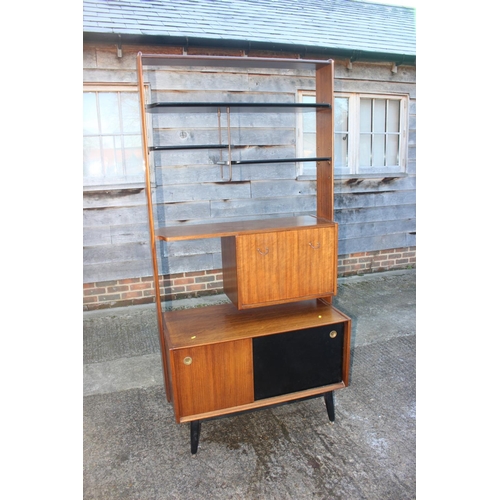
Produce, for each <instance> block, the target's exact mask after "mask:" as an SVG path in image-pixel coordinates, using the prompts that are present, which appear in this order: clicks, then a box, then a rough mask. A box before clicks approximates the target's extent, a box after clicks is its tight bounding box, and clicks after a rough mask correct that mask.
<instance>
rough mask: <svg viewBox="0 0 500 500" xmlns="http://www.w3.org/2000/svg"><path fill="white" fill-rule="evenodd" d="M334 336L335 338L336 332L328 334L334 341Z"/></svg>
mask: <svg viewBox="0 0 500 500" xmlns="http://www.w3.org/2000/svg"><path fill="white" fill-rule="evenodd" d="M336 336H337V332H336V331H335V330H332V331H331V332H330V337H331V338H332V339H334V338H335V337H336Z"/></svg>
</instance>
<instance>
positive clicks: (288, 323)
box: [163, 300, 349, 349]
mask: <svg viewBox="0 0 500 500" xmlns="http://www.w3.org/2000/svg"><path fill="white" fill-rule="evenodd" d="M163 317H164V324H165V337H166V339H167V345H169V347H171V348H173V349H179V348H183V347H194V346H198V345H206V344H213V343H216V342H224V341H230V340H239V339H245V338H253V337H261V336H264V335H269V334H273V333H282V332H287V331H290V330H300V329H304V328H313V327H317V326H323V325H328V324H331V323H339V322H343V321H346V320H348V319H349V318H348V316H346V315H345V314H343V313H341V312H340V311H338V310H337V309H335V308H334V307H332V306H330V305H329V304H325V303H324V302H321V301H318V300H307V301H301V302H294V303H288V304H280V305H277V306H267V307H260V308H255V309H247V310H238V309H237V308H236V307H235V306H234V305H233V304H222V305H217V306H210V307H200V308H194V309H182V310H176V311H168V312H165V313H163Z"/></svg>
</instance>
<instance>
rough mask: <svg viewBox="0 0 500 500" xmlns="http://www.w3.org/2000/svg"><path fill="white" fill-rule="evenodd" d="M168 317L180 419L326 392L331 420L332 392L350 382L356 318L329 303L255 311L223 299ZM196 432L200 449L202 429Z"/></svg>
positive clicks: (173, 383) (167, 338)
mask: <svg viewBox="0 0 500 500" xmlns="http://www.w3.org/2000/svg"><path fill="white" fill-rule="evenodd" d="M164 317H165V325H166V327H165V341H166V345H167V348H168V351H169V356H168V359H169V362H168V371H169V374H168V378H169V383H170V393H171V395H172V400H173V406H174V412H175V416H176V420H177V422H191V423H192V424H196V425H198V426H199V422H200V421H202V420H205V419H209V418H214V417H218V416H221V415H227V414H231V413H237V412H242V411H246V410H252V409H256V408H262V407H266V406H272V405H274V404H281V403H286V402H289V401H293V400H298V399H303V398H308V397H313V396H322V395H324V396H325V401H326V402H327V409H328V414H329V416H330V419H331V420H333V416H332V415H333V406H332V405H333V399H332V396H331V395H332V394H333V393H332V391H334V390H336V389H340V388H343V387H346V386H347V385H348V381H349V359H350V330H351V320H350V319H349V318H348V317H347V316H345V315H344V314H343V313H341V312H340V311H338V310H337V309H335V308H334V307H332V306H331V305H330V304H327V303H326V302H323V301H320V300H310V301H304V302H298V303H294V304H280V305H276V306H269V307H265V308H258V309H252V310H251V311H250V310H243V311H241V310H237V309H236V308H235V307H234V306H233V305H232V304H223V305H218V306H211V307H206V308H196V309H188V310H177V311H170V312H167V313H164ZM327 395H330V399H329V400H328V399H327ZM329 402H330V406H331V408H329ZM192 430H193V426H192ZM198 430H199V427H198ZM194 435H195V441H196V442H195V443H194V444H193V442H192V451H193V450H194V451H193V452H194V453H195V452H196V449H197V440H198V437H199V432H195V433H194ZM192 439H193V434H192Z"/></svg>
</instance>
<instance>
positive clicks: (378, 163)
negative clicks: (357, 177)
mask: <svg viewBox="0 0 500 500" xmlns="http://www.w3.org/2000/svg"><path fill="white" fill-rule="evenodd" d="M384 160H385V135H382V134H374V135H373V142H372V167H383V166H384V164H385V161H384Z"/></svg>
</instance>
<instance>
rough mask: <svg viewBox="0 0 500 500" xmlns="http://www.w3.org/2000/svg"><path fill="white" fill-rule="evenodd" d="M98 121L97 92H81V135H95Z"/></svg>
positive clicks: (97, 130) (97, 129)
mask: <svg viewBox="0 0 500 500" xmlns="http://www.w3.org/2000/svg"><path fill="white" fill-rule="evenodd" d="M98 133H99V122H98V120H97V94H96V93H95V92H84V93H83V135H97V134H98Z"/></svg>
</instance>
